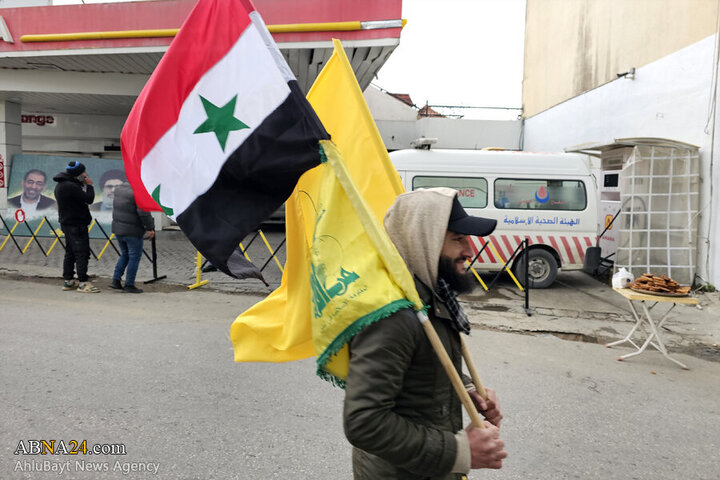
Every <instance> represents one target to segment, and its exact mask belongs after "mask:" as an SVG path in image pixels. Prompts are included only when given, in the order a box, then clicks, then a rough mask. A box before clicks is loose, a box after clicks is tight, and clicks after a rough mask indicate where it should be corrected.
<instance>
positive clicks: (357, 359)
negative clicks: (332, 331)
mask: <svg viewBox="0 0 720 480" xmlns="http://www.w3.org/2000/svg"><path fill="white" fill-rule="evenodd" d="M416 285H417V287H418V293H420V296H421V298H422V299H423V302H424V303H425V304H426V305H428V306H429V309H428V316H429V318H430V321H431V323H432V325H433V326H434V327H435V330H436V331H437V333H438V336H439V337H440V340H441V341H442V343H443V345H444V346H445V350H446V351H447V352H448V354H449V355H450V358H451V360H452V362H453V364H454V365H455V368H456V369H457V371H458V372H461V344H460V337H459V334H458V332H457V331H456V330H455V329H453V327H452V326H451V323H450V321H449V319H450V315H449V313H448V311H447V309H446V307H445V304H444V303H442V302H441V301H440V299H439V298H438V297H437V295H434V294H433V293H432V291H431V290H430V289H429V288H428V287H427V286H425V285H424V284H422V283H421V282H419V281H416ZM343 419H344V428H345V435H346V436H347V438H348V440H349V441H350V443H351V444H352V445H353V446H354V447H355V448H354V449H353V472H354V475H355V479H362V480H382V479H455V478H462V475H457V474H452V473H450V471H451V469H452V468H453V465H454V462H455V460H456V455H457V441H456V439H455V432H457V431H459V430H461V429H462V410H461V403H460V400H459V398H458V396H457V394H456V393H455V391H454V390H453V387H452V384H451V383H450V380H449V378H448V376H447V374H446V372H445V370H444V369H443V367H442V365H441V363H440V361H439V359H438V357H437V355H436V354H435V352H434V350H433V348H432V345H431V344H430V342H429V340H428V339H427V337H426V335H425V332H424V330H423V327H422V326H421V324H420V322H419V321H418V318H417V316H416V315H415V313H414V312H413V311H412V310H410V309H406V310H401V311H399V312H397V313H395V314H393V315H392V316H390V317H387V318H385V319H383V320H380V321H378V322H377V323H375V324H373V325H370V326H368V327H366V328H365V329H363V330H362V331H361V332H360V333H359V334H357V335H356V336H355V337H354V338H353V339H352V341H351V343H350V369H349V373H348V377H347V384H346V393H345V404H344V412H343Z"/></svg>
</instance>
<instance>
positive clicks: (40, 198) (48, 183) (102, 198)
mask: <svg viewBox="0 0 720 480" xmlns="http://www.w3.org/2000/svg"><path fill="white" fill-rule="evenodd" d="M75 160H77V161H79V162H81V163H82V164H84V165H85V167H86V173H87V174H88V176H89V177H90V178H91V179H92V181H93V187H94V188H95V201H94V202H93V203H92V204H91V205H90V215H92V217H93V219H94V220H95V225H94V226H93V228H92V229H91V230H90V238H105V235H104V234H103V230H104V231H105V232H106V233H107V235H108V236H110V233H111V232H110V225H111V223H112V201H113V198H114V190H115V187H117V186H118V185H120V184H121V183H123V182H124V181H125V169H124V167H123V162H122V160H116V159H108V158H90V157H67V156H60V155H24V154H23V155H15V156H14V157H13V163H12V167H11V170H10V181H9V182H8V192H7V194H8V200H7V208H6V209H5V211H4V212H3V219H4V220H5V223H6V224H7V228H8V229H11V230H12V229H13V227H15V229H14V230H13V235H15V236H18V237H29V236H30V230H32V231H33V232H34V233H35V235H36V236H39V237H54V236H55V235H54V234H53V232H52V230H51V226H52V227H53V228H56V229H57V228H60V224H59V222H58V210H57V202H56V201H55V185H57V184H56V182H55V181H53V177H54V176H55V175H57V174H58V173H60V172H64V171H65V167H66V166H67V164H68V162H71V161H75ZM18 210H21V212H18ZM18 218H20V219H25V221H26V222H27V225H24V224H19V225H17V226H15V224H16V222H17V219H18ZM44 218H46V220H47V221H45V222H43V219H44ZM48 222H49V224H48ZM28 226H29V227H30V229H28ZM0 233H2V234H3V235H6V234H7V231H6V227H5V226H4V225H2V224H1V223H0Z"/></svg>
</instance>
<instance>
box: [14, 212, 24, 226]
mask: <svg viewBox="0 0 720 480" xmlns="http://www.w3.org/2000/svg"><path fill="white" fill-rule="evenodd" d="M15 220H17V221H18V222H19V223H22V222H24V221H25V212H23V209H22V208H18V209H17V210H15Z"/></svg>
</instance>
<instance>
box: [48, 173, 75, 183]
mask: <svg viewBox="0 0 720 480" xmlns="http://www.w3.org/2000/svg"><path fill="white" fill-rule="evenodd" d="M53 180H55V181H56V182H72V181H75V182H76V183H80V180H78V179H77V178H76V177H73V176H72V175H70V174H69V173H67V172H60V173H58V174H56V175H55V176H54V177H53Z"/></svg>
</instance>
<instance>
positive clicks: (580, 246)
mask: <svg viewBox="0 0 720 480" xmlns="http://www.w3.org/2000/svg"><path fill="white" fill-rule="evenodd" d="M573 242H575V246H576V247H577V249H578V252H579V253H580V261H581V262H585V249H584V248H582V245H580V239H579V238H578V237H573Z"/></svg>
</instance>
